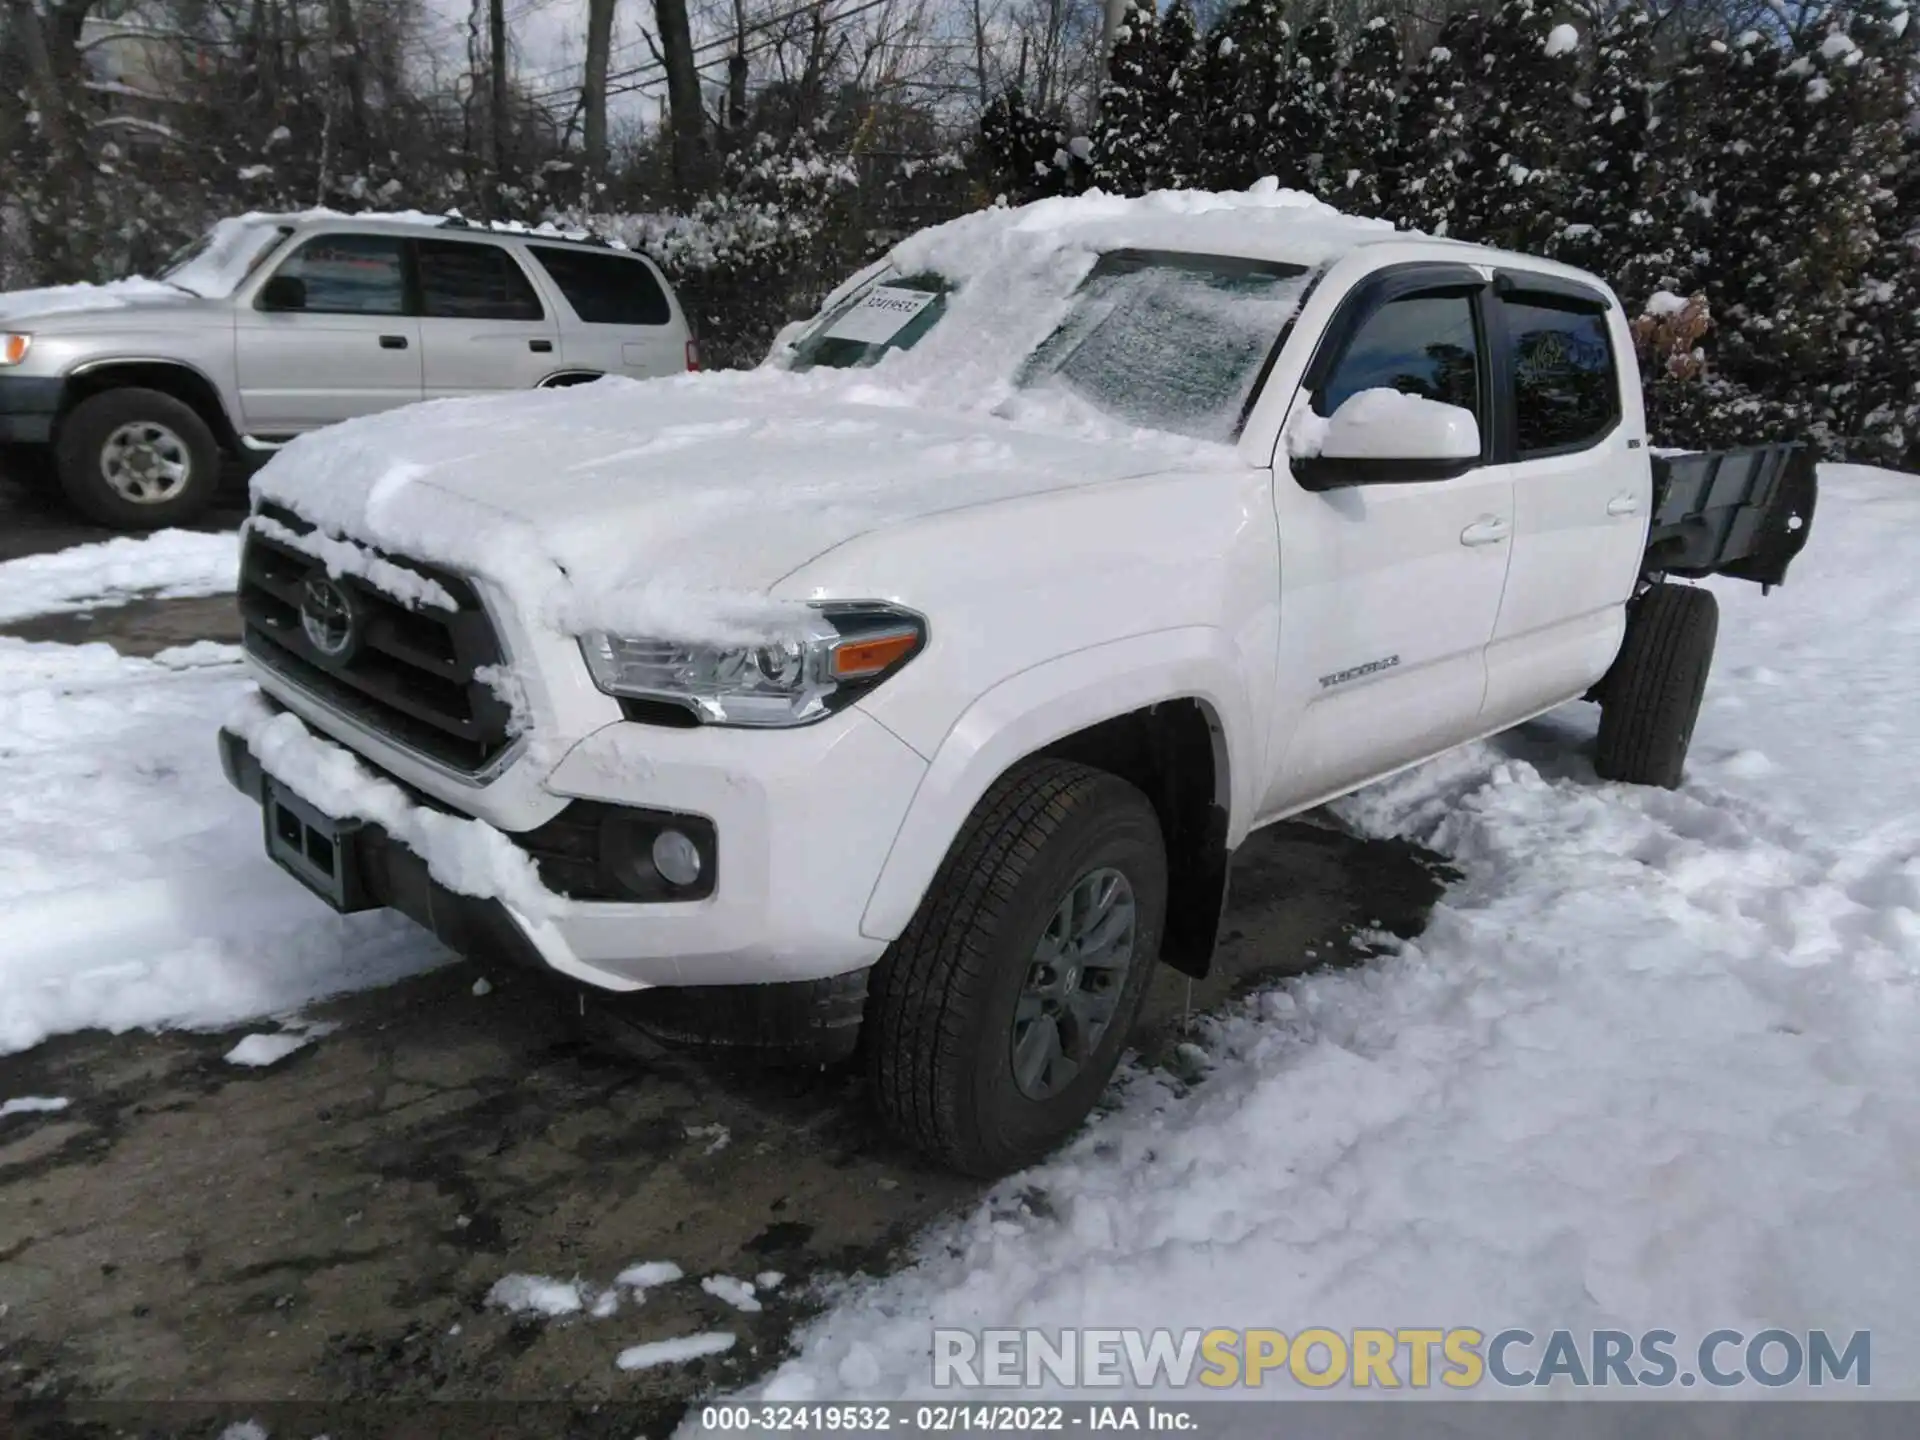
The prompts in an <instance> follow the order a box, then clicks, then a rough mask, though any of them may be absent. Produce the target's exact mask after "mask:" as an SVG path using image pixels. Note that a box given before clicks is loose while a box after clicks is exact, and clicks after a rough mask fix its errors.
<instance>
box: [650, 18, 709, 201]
mask: <svg viewBox="0 0 1920 1440" xmlns="http://www.w3.org/2000/svg"><path fill="white" fill-rule="evenodd" d="M653 19H654V24H655V25H656V26H657V27H658V29H659V31H660V52H661V55H660V59H661V66H662V68H663V69H665V71H666V72H667V110H668V115H669V125H670V128H671V130H672V133H673V180H674V185H675V186H676V188H678V189H679V190H680V192H681V193H682V194H687V193H691V192H692V190H693V189H694V188H695V186H696V185H697V183H698V179H699V172H700V168H701V166H700V152H701V150H702V148H703V146H704V143H705V139H706V121H707V117H706V111H705V110H704V109H703V108H702V104H701V100H700V72H699V70H698V69H696V68H695V66H694V60H693V27H692V26H691V24H689V22H688V20H687V0H653Z"/></svg>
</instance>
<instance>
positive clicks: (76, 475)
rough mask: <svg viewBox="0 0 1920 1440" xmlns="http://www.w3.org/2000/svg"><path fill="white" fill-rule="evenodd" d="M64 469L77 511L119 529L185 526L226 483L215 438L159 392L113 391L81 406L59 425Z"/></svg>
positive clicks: (185, 407) (65, 483) (64, 481)
mask: <svg viewBox="0 0 1920 1440" xmlns="http://www.w3.org/2000/svg"><path fill="white" fill-rule="evenodd" d="M59 464H60V486H61V488H62V489H63V490H64V491H65V492H66V496H67V499H68V501H69V502H70V503H71V504H72V505H73V507H74V508H75V509H76V510H78V511H80V512H81V513H82V514H83V515H85V516H87V518H88V519H90V520H95V521H98V522H99V523H100V524H102V525H111V526H113V527H114V528H115V529H119V530H158V529H160V528H161V527H163V526H167V525H182V524H185V523H186V522H187V521H189V520H192V519H193V518H194V517H195V516H197V515H199V514H200V512H201V511H203V510H205V509H206V508H207V506H208V505H209V504H211V503H212V501H213V497H214V492H215V490H216V489H217V488H218V486H219V483H220V446H219V442H217V441H216V440H215V439H214V437H213V431H212V430H210V429H209V428H208V427H207V423H206V421H204V420H202V419H201V418H200V417H199V415H197V414H196V413H195V412H194V410H193V409H192V407H190V406H188V405H186V404H184V403H183V402H181V401H179V400H176V399H174V398H173V396H171V395H166V394H163V393H161V392H160V391H158V390H142V389H137V388H129V389H124V390H106V391H103V392H101V393H100V394H98V395H94V396H90V397H89V398H88V399H85V400H83V401H81V402H80V404H79V405H78V406H76V407H75V408H74V410H73V413H72V414H70V415H68V416H67V418H66V419H65V421H63V422H62V424H61V426H60V440H59Z"/></svg>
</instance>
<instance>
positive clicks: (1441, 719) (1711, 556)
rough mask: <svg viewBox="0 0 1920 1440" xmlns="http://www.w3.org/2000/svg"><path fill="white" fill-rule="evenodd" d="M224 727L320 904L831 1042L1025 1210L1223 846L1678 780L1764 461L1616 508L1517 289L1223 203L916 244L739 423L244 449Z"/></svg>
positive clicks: (1603, 326) (773, 372)
mask: <svg viewBox="0 0 1920 1440" xmlns="http://www.w3.org/2000/svg"><path fill="white" fill-rule="evenodd" d="M254 488H255V501H254V511H253V515H252V517H251V519H250V521H249V525H248V534H247V538H246V544H245V552H244V559H243V562H242V574H241V580H240V604H241V608H242V611H243V613H244V617H245V622H246V640H245V644H246V650H247V655H248V658H249V661H250V663H251V665H252V667H253V672H254V675H255V676H256V678H257V680H258V683H259V690H260V693H259V695H258V697H257V698H254V699H252V700H250V701H249V702H248V703H247V705H246V706H245V707H244V708H243V710H242V711H241V712H240V713H238V714H236V715H235V716H234V718H233V719H232V721H231V722H230V724H229V727H228V728H227V729H226V730H225V731H224V732H223V735H222V756H223V760H224V762H225V766H226V770H227V773H228V775H229V777H230V778H231V779H232V781H233V782H234V784H235V785H236V786H238V787H239V788H240V789H241V790H243V791H244V792H245V793H247V794H248V795H250V796H252V797H253V798H255V799H256V800H257V801H259V802H260V803H261V804H262V805H263V807H264V810H265V833H266V844H267V847H268V850H269V851H270V853H271V854H272V856H273V857H274V859H275V860H277V861H278V862H279V863H280V864H281V865H282V866H283V867H284V868H285V869H286V870H288V871H289V872H291V873H292V874H294V875H295V876H297V877H298V878H299V879H300V880H302V881H303V882H304V883H306V884H307V885H309V886H311V887H312V888H313V889H314V890H316V891H318V892H319V893H320V894H321V895H323V896H324V897H325V898H326V899H327V900H328V901H330V902H331V903H332V904H333V905H335V906H336V907H338V908H339V909H341V910H346V911H352V910H357V909H366V908H372V907H376V906H391V907H394V908H396V909H398V910H400V911H402V912H404V913H406V914H407V915H410V916H412V917H413V918H414V919H416V920H418V921H420V922H421V923H423V924H425V925H427V926H429V927H430V928H431V929H432V930H433V931H434V932H435V933H436V934H438V935H439V936H440V937H441V938H442V939H443V940H445V941H446V942H447V943H448V944H449V945H450V946H451V947H452V948H454V949H455V950H457V951H461V952H463V953H468V954H499V953H501V952H503V951H504V952H509V953H513V954H517V955H521V956H524V957H526V958H527V959H529V960H532V961H534V962H535V963H538V964H543V965H545V966H547V967H550V968H551V969H552V970H555V971H558V972H560V973H561V974H562V975H565V976H569V977H572V978H573V979H574V980H576V981H579V982H584V983H585V984H587V985H590V986H597V987H601V988H603V989H608V990H629V991H634V990H644V991H646V994H645V995H644V996H643V997H642V1003H643V1005H644V1006H645V1007H650V1008H647V1009H646V1011H645V1013H647V1014H649V1015H651V1017H652V1019H653V1023H655V1024H656V1025H657V1026H658V1027H659V1028H661V1029H663V1030H665V1031H667V1032H671V1033H677V1034H682V1035H686V1036H692V1037H699V1038H703V1039H705V1040H707V1041H708V1042H710V1043H735V1044H739V1045H742V1046H759V1047H761V1048H765V1049H771V1050H774V1051H777V1052H782V1053H785V1054H786V1055H788V1056H804V1057H807V1058H811V1059H829V1058H835V1057H839V1058H845V1057H848V1056H850V1055H852V1054H853V1053H855V1051H856V1049H857V1050H858V1051H859V1052H861V1053H863V1054H864V1056H865V1058H866V1063H867V1065H868V1068H869V1073H870V1076H871V1082H872V1091H873V1095H874V1097H875V1100H876V1102H877V1104H878V1106H879V1108H880V1110H881V1111H882V1113H883V1114H884V1116H885V1118H886V1119H887V1121H888V1122H889V1123H890V1124H891V1125H892V1126H893V1127H894V1129H895V1130H896V1131H897V1132H898V1133H899V1134H900V1135H902V1136H903V1137H904V1138H905V1139H907V1140H908V1141H910V1142H912V1143H913V1144H916V1145H918V1146H920V1147H921V1148H923V1149H924V1150H925V1151H927V1152H928V1153H930V1154H931V1155H933V1156H935V1157H937V1158H938V1159H939V1160H941V1161H943V1162H945V1163H947V1164H949V1165H952V1166H956V1167H959V1168H962V1169H965V1170H968V1171H973V1172H978V1173H991V1172H998V1171H1004V1170H1006V1169H1008V1168H1011V1167H1014V1166H1018V1165H1021V1164H1023V1163H1026V1162H1029V1161H1031V1160H1033V1159H1035V1158H1037V1157H1039V1156H1041V1155H1043V1154H1044V1153H1046V1152H1047V1151H1048V1150H1049V1148H1050V1147H1052V1146H1054V1145H1056V1144H1057V1143H1058V1142H1059V1141H1060V1140H1061V1139H1062V1138H1063V1137H1064V1136H1066V1135H1068V1134H1069V1133H1070V1132H1071V1131H1072V1130H1073V1129H1074V1128H1075V1127H1076V1126H1077V1125H1078V1124H1079V1123H1080V1122H1081V1121H1082V1120H1083V1118H1084V1117H1085V1116H1086V1114H1087V1113H1088V1110H1089V1108H1090V1107H1091V1106H1092V1105H1093V1103H1094V1101H1095V1100H1096V1098H1097V1097H1098V1095H1099V1094H1100V1092H1101V1090H1102V1088H1103V1087H1104V1086H1105V1085H1106V1084H1107V1082H1108V1079H1109V1078H1110V1076H1111V1074H1112V1071H1113V1069H1114V1066H1115V1064H1116V1062H1117V1059H1118V1057H1119V1055H1120V1052H1121V1050H1122V1048H1123V1046H1124V1044H1125V1041H1126V1038H1127V1034H1128V1029H1129V1025H1130V1022H1131V1021H1132V1019H1133V1017H1134V1015H1135V1012H1136V1009H1137V1006H1138V1004H1139V1002H1140V998H1141V995H1142V992H1143V991H1144V989H1145V988H1146V985H1147V981H1148V976H1149V972H1150V970H1151V968H1152V966H1153V964H1154V962H1155V961H1156V960H1162V961H1165V962H1166V963H1167V964H1169V965H1172V966H1174V967H1176V968H1178V969H1180V970H1183V971H1186V972H1188V973H1191V974H1205V973H1206V970H1207V967H1208V965H1209V963H1210V959H1211V955H1212V951H1213V945H1214V938H1215V931H1216V928H1217V925H1218V922H1219V918H1220V915H1221V910H1222V906H1223V904H1224V902H1225V896H1226V890H1227V878H1228V872H1229V868H1230V864H1231V861H1232V857H1233V853H1234V850H1235V847H1237V846H1238V845H1240V844H1241V842H1242V841H1243V840H1245V839H1246V837H1247V835H1248V833H1249V832H1250V831H1251V830H1253V829H1255V828H1256V827H1259V826H1263V825H1268V824H1271V823H1273V822H1274V821H1277V820H1281V819H1283V818H1285V817H1287V816H1289V815H1293V814H1296V813H1298V812H1300V811H1302V810H1304V809H1306V808H1308V807H1309V806H1313V805H1317V804H1319V803H1320V802H1322V801H1324V800H1327V799H1329V798H1331V797H1333V796H1337V795H1340V794H1342V793H1343V792H1346V791H1349V790H1352V789H1354V788H1355V787H1357V786H1360V785H1363V784H1365V783H1367V782H1368V781H1370V780H1374V779H1377V778H1379V777H1381V776H1384V775H1388V774H1390V773H1392V772H1393V771H1395V770H1398V769H1401V768H1402V767H1404V766H1408V765H1412V764H1415V763H1417V762H1419V761H1421V760H1423V759H1425V758H1426V757H1429V756H1432V755H1435V754H1437V753H1439V752H1441V751H1444V750H1446V749H1448V748H1450V747H1453V746H1457V745H1461V744H1464V743H1466V742H1469V741H1472V740H1474V739H1475V738H1476V737H1480V736H1485V735H1488V734H1491V733H1493V732H1495V731H1499V730H1503V729H1506V728H1507V727H1509V726H1512V725H1515V724H1517V723H1518V722H1520V721H1523V720H1525V719H1527V718H1528V717H1529V716H1533V715H1536V714H1539V713H1540V712H1542V711H1545V710H1548V709H1551V708H1552V707H1554V706H1558V705H1562V704H1565V703H1566V702H1568V701H1572V700H1577V699H1580V698H1582V697H1586V698H1588V699H1590V700H1597V701H1598V702H1599V704H1600V707H1601V722H1600V731H1599V740H1598V745H1597V749H1596V751H1595V755H1594V766H1595V769H1596V771H1597V772H1598V776H1599V778H1600V779H1603V780H1624V781H1634V782H1641V783H1650V784H1657V785H1667V786H1672V785H1675V784H1677V783H1679V781H1680V778H1681V767H1682V762H1683V759H1684V757H1685V754H1686V750H1687V745H1688V741H1689V737H1690V732H1691V729H1692V726H1693V722H1694V717H1695V714H1696V712H1697V711H1698V708H1699V705H1700V699H1701V693H1702V689H1703V687H1704V685H1705V683H1706V677H1707V669H1708V664H1709V661H1710V658H1711V654H1712V650H1713V644H1714V635H1715V627H1716V610H1715V606H1714V601H1713V597H1712V595H1711V593H1710V592H1708V591H1707V590H1705V589H1701V588H1698V587H1694V586H1689V585H1685V584H1677V583H1674V577H1676V576H1699V575H1704V574H1709V573H1729V574H1737V575H1743V576H1745V577H1746V578H1749V579H1752V580H1756V581H1758V582H1761V583H1763V584H1772V583H1776V582H1778V581H1779V580H1780V579H1781V578H1782V577H1783V575H1784V573H1785V570H1786V567H1787V564H1788V562H1789V561H1790V560H1791V559H1792V558H1793V556H1794V555H1795V554H1796V553H1797V552H1798V550H1799V548H1800V547H1801V545H1803V544H1804V542H1805V540H1806V537H1807V533H1808V527H1809V523H1810V521H1811V517H1812V507H1813V500H1814V493H1813V471H1812V466H1811V464H1810V462H1808V461H1806V459H1805V458H1804V456H1803V455H1802V454H1801V453H1800V452H1799V451H1797V450H1795V449H1794V448H1793V447H1776V448H1763V449H1758V450H1754V451H1749V452H1734V453H1730V454H1726V455H1710V456H1694V457H1688V458H1685V459H1663V460H1660V461H1658V462H1656V459H1655V457H1654V455H1653V453H1652V451H1651V450H1650V448H1649V446H1648V441H1647V434H1646V425H1645V420H1644V417H1643V412H1642V405H1641V396H1640V390H1639V381H1638V376H1637V374H1636V370H1635V366H1634V359H1633V348H1632V344H1631V339H1630V336H1629V333H1628V328H1627V322H1626V317H1625V316H1624V315H1623V314H1622V311H1621V307H1620V304H1619V302H1618V301H1617V300H1616V298H1615V297H1614V296H1613V295H1612V293H1611V292H1609V291H1608V289H1607V288H1606V287H1605V286H1604V285H1603V284H1602V283H1601V282H1600V281H1598V280H1596V279H1594V278H1593V277H1592V276H1589V275H1585V274H1582V273H1579V272H1577V271H1574V270H1570V269H1568V268H1566V267H1565V266H1561V265H1555V264H1551V263H1548V262H1545V261H1539V260H1532V259H1528V258H1527V257H1525V256H1521V255H1512V254H1503V253H1498V252H1494V251H1490V250H1484V249H1479V248H1475V247H1472V246H1468V245H1463V244H1456V243H1451V242H1446V241H1441V240H1434V239H1428V238H1424V237H1420V236H1414V235H1408V234H1404V233H1396V232H1394V231H1393V230H1391V229H1390V228H1387V227H1385V226H1382V225H1378V224H1376V223H1373V222H1365V221H1357V220H1352V219H1349V218H1347V217H1344V216H1340V215H1338V214H1336V213H1335V212H1333V211H1330V210H1328V209H1326V208H1325V207H1323V206H1320V205H1318V204H1316V203H1315V202H1312V201H1308V200H1305V199H1304V198H1302V197H1299V196H1296V195H1292V194H1289V193H1287V192H1281V191H1276V190H1274V189H1273V188H1272V187H1271V186H1270V185H1269V186H1261V187H1256V188H1255V189H1254V190H1252V191H1250V192H1247V193H1245V194H1235V195H1201V194H1193V193H1180V194H1163V195H1155V196H1149V197H1147V198H1145V199H1142V200H1132V201H1119V200H1112V199H1106V198H1101V197H1089V198H1085V199H1081V200H1074V201H1053V202H1043V203H1041V204H1038V205H1035V206H1029V207H1026V208H1025V209H1020V210H1012V211H1008V210H998V211H988V212H984V213H981V214H978V215H974V216H969V217H967V218H964V219H962V220H959V221H955V222H953V223H951V224H948V225H945V226H941V227H937V228H935V229H933V230H930V231H926V232H923V233H921V234H919V235H917V236H914V237H912V238H911V239H909V240H907V241H905V242H903V243H902V244H900V245H898V246H897V247H895V248H894V250H893V251H892V252H891V253H890V254H889V255H888V256H887V257H886V258H885V259H884V260H882V261H880V262H879V263H877V264H875V265H874V266H872V267H870V268H869V269H868V270H866V271H864V272H863V273H862V274H861V275H859V276H857V277H855V279H854V280H852V281H850V282H849V283H848V284H847V285H845V286H843V287H842V288H841V289H840V290H839V291H838V292H836V293H835V294H834V295H833V296H831V297H830V298H829V299H828V301H827V303H826V304H825V306H824V308H823V309H822V310H821V312H820V314H819V316H818V317H816V318H815V319H814V320H812V321H811V322H809V323H807V324H805V325H802V326H797V327H794V329H793V330H791V331H790V332H789V333H787V334H785V335H783V336H782V339H781V342H780V343H779V344H778V345H777V346H776V347H775V352H774V353H773V355H771V356H770V357H769V359H768V361H767V363H766V364H764V365H762V366H761V367H760V368H759V369H757V370H754V371H750V372H744V373H735V374H710V375H697V376H687V377H684V378H674V379H665V380H654V381H645V382H634V381H621V380H608V381H601V382H598V383H595V384H593V385H590V386H583V387H580V388H577V389H573V390H568V391H564V392H558V393H547V394H530V395H524V396H518V397H509V398H498V399H488V400H485V401H469V400H454V401H447V402H441V403H436V404H432V405H427V406H423V407H415V408H410V409H407V410H404V411H399V412H394V413H391V414H388V415H384V416H379V417H374V418H371V419H367V420H361V421H354V422H350V423H348V424H345V425H342V426H339V427H338V428H336V429H333V430H330V431H328V432H326V433H323V434H319V435H315V436H311V437H305V438H302V439H300V440H298V441H296V442H295V443H294V444H292V445H291V446H289V447H288V448H287V449H286V450H285V451H284V452H283V453H282V454H280V455H279V456H278V457H277V458H275V459H274V461H273V462H272V463H271V464H270V465H269V466H268V467H267V468H266V470H265V471H263V472H262V473H261V474H260V475H259V476H258V477H257V478H256V480H255V482H254Z"/></svg>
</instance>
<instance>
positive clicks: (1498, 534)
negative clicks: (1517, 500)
mask: <svg viewBox="0 0 1920 1440" xmlns="http://www.w3.org/2000/svg"><path fill="white" fill-rule="evenodd" d="M1512 528H1513V527H1512V526H1511V525H1509V524H1507V522H1506V521H1505V520H1503V519H1502V518H1501V517H1500V516H1498V515H1489V516H1487V517H1486V518H1485V519H1483V520H1476V521H1474V522H1473V524H1471V525H1469V526H1467V528H1466V529H1464V530H1462V531H1461V532H1460V543H1461V544H1462V545H1498V544H1499V543H1500V542H1501V541H1502V540H1504V539H1506V538H1507V532H1508V531H1510V530H1511V529H1512Z"/></svg>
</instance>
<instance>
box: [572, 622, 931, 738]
mask: <svg viewBox="0 0 1920 1440" xmlns="http://www.w3.org/2000/svg"><path fill="white" fill-rule="evenodd" d="M926 643H927V626H926V622H925V621H924V620H922V619H921V618H920V617H919V616H918V615H915V614H913V613H912V612H911V611H907V610H901V609H898V608H897V607H894V606H891V605H881V604H832V605H823V606H821V607H819V608H818V609H817V610H816V611H815V612H814V617H813V618H812V620H811V621H810V622H809V623H806V624H805V625H803V626H801V627H799V628H797V629H796V630H795V631H794V632H793V633H792V634H790V635H784V636H781V637H779V638H778V639H773V640H770V641H769V642H768V643H766V644H763V645H746V646H712V645H687V644H682V643H680V642H678V641H673V640H651V639H647V638H645V637H641V636H630V635H613V634H609V633H607V632H606V631H592V632H590V633H588V634H586V635H583V636H581V637H580V653H581V654H582V655H583V656H584V657H585V658H586V662H587V669H588V671H589V672H591V673H592V675H593V683H594V684H595V685H597V686H599V687H600V689H602V690H603V691H605V692H606V693H607V694H609V695H613V696H616V697H619V698H621V699H628V700H652V701H657V702H664V703H666V704H670V705H678V706H681V707H682V708H684V709H686V710H688V711H689V712H691V713H692V714H693V716H694V717H695V718H696V719H697V720H699V721H700V722H701V723H703V724H707V725H743V726H753V727H756V728H778V727H781V726H791V725H805V724H808V723H810V722H811V721H814V720H819V719H822V718H823V717H825V716H827V715H830V714H832V713H833V712H834V711H835V710H838V709H840V708H842V707H843V706H845V705H848V704H850V703H851V702H852V701H853V700H855V699H857V698H858V697H859V696H861V695H862V694H864V693H866V692H867V691H868V690H871V689H872V688H873V687H874V686H876V685H878V684H879V683H880V682H881V681H882V680H885V679H886V678H887V677H888V676H889V675H892V674H893V673H894V672H895V671H897V670H898V669H899V668H900V667H901V666H903V665H905V664H906V663H907V662H908V661H909V660H911V659H912V658H913V657H914V656H915V655H917V654H919V653H920V651H921V650H922V649H924V648H925V646H926Z"/></svg>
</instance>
